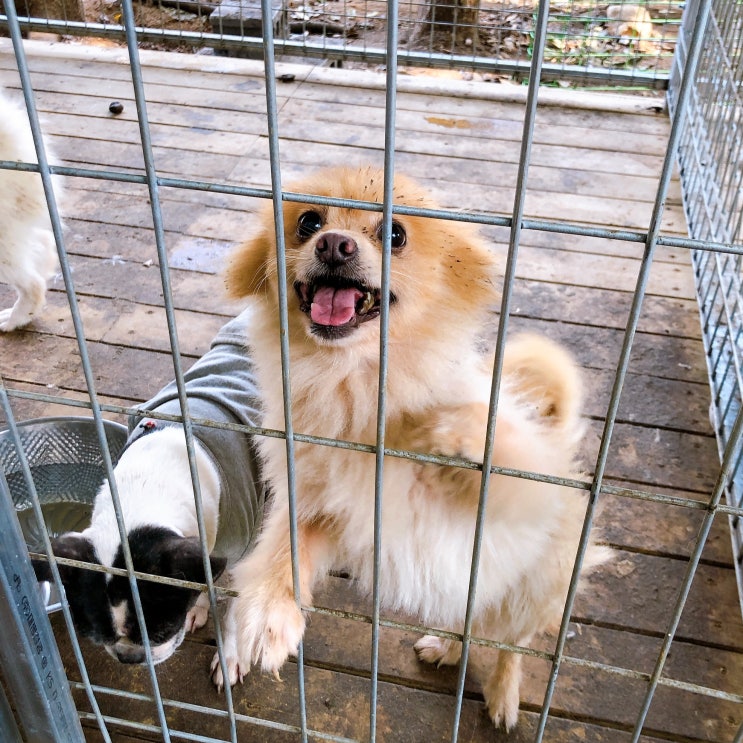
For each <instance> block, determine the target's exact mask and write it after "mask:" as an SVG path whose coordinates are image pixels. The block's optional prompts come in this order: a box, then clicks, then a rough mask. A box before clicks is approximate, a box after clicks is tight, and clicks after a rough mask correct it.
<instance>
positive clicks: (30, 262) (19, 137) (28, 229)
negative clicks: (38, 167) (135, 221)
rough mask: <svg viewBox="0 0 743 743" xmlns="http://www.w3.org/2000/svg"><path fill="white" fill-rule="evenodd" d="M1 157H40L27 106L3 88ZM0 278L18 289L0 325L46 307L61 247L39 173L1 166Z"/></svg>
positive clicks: (17, 322) (23, 321) (8, 326)
mask: <svg viewBox="0 0 743 743" xmlns="http://www.w3.org/2000/svg"><path fill="white" fill-rule="evenodd" d="M0 111H2V114H0V160H8V161H14V162H36V150H35V148H34V143H33V139H32V137H31V129H30V127H29V124H28V117H27V116H26V112H25V111H24V110H23V109H21V108H20V107H18V106H17V105H16V104H14V103H13V102H12V101H11V100H10V99H9V98H8V97H7V94H5V93H4V92H3V91H2V89H0ZM0 194H2V199H0V281H2V282H4V283H7V284H10V285H11V286H12V287H13V288H14V289H15V290H16V292H17V293H18V299H17V301H16V303H15V304H14V305H13V306H12V307H9V308H8V309H4V310H0V331H5V332H9V331H11V330H15V329H16V328H20V327H23V326H24V325H27V324H28V323H29V322H31V320H32V318H33V317H34V315H36V314H38V313H39V312H40V311H41V309H42V308H43V307H44V301H45V297H46V282H47V279H49V278H51V276H52V275H53V274H54V271H55V270H56V261H57V253H56V249H55V244H54V234H53V233H52V229H51V223H50V221H49V212H48V210H47V204H46V198H45V196H44V189H43V186H42V184H41V178H40V176H39V175H38V174H37V173H27V172H21V171H18V170H6V169H0Z"/></svg>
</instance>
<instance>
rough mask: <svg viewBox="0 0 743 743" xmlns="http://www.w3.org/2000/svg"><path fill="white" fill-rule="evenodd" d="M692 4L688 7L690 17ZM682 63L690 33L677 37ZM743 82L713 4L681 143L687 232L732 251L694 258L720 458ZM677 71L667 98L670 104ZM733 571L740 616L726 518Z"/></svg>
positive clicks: (739, 29) (741, 302) (734, 403)
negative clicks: (679, 38)
mask: <svg viewBox="0 0 743 743" xmlns="http://www.w3.org/2000/svg"><path fill="white" fill-rule="evenodd" d="M695 10H696V3H695V4H692V5H691V6H690V7H689V14H690V15H691V14H693V13H694V12H695ZM680 41H681V46H680V49H679V52H680V53H679V61H680V62H681V61H682V60H683V59H684V56H685V52H686V49H687V43H688V30H687V31H686V33H684V34H682V37H681V40H680ZM741 80H743V6H741V5H740V3H737V4H732V3H724V2H719V0H718V2H715V3H713V5H712V9H711V12H710V20H709V25H708V31H707V36H706V44H705V49H704V52H703V54H702V56H701V59H700V62H699V68H698V70H697V76H696V85H695V88H694V93H693V95H692V97H691V100H690V103H689V112H688V114H687V117H686V124H685V127H684V133H683V136H682V139H681V141H680V145H679V164H680V172H681V178H682V182H683V184H684V189H683V194H684V206H685V209H686V214H687V220H688V224H689V232H690V234H691V235H692V236H693V237H694V238H697V239H698V240H701V241H710V242H715V243H718V244H722V245H726V246H731V248H730V250H729V251H726V250H695V251H693V252H692V262H693V265H694V275H695V278H696V284H697V293H698V298H699V309H700V316H701V323H702V332H703V336H704V341H705V348H706V353H707V366H708V371H709V377H710V384H711V387H712V406H711V409H710V416H711V419H712V422H713V424H714V428H715V433H716V434H717V440H718V445H719V448H720V452H722V451H724V449H725V447H726V446H727V445H728V443H729V442H730V438H731V434H732V431H733V426H734V423H735V419H736V416H737V415H738V413H739V412H740V409H741V404H742V403H743V293H742V292H743V281H742V278H743V274H742V273H741V269H742V268H743V266H742V265H741V255H740V253H739V252H737V251H736V250H735V249H734V248H733V247H732V246H734V245H735V244H739V243H740V241H741V238H742V237H743V165H742V164H741V163H743V133H742V132H741V127H740V116H741V111H743V97H742V96H741ZM678 83H679V73H678V69H677V70H676V71H675V77H674V80H673V85H672V87H671V96H670V100H671V103H672V105H673V104H674V103H675V94H676V92H677V91H678ZM735 461H736V464H735V469H734V475H733V477H732V479H731V481H730V483H729V486H728V488H727V499H728V503H729V504H730V505H731V506H737V507H740V506H741V505H742V504H743V470H741V466H740V465H741V452H737V454H736V459H735ZM731 534H732V539H733V550H734V557H735V567H736V571H737V573H738V584H739V587H740V592H741V610H743V523H742V522H741V519H740V518H739V517H737V516H731Z"/></svg>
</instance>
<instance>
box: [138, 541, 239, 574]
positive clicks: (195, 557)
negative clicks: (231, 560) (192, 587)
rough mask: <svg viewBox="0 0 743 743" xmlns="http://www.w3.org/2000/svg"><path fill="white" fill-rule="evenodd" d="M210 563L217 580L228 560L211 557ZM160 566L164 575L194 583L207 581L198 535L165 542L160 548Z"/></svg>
mask: <svg viewBox="0 0 743 743" xmlns="http://www.w3.org/2000/svg"><path fill="white" fill-rule="evenodd" d="M209 563H210V565H211V569H212V578H213V579H214V580H216V579H217V578H219V576H220V575H222V573H223V572H224V570H225V567H226V566H227V561H226V560H225V559H224V558H221V557H210V558H209ZM160 566H161V570H162V573H163V575H168V576H170V577H171V578H181V579H183V580H190V581H193V582H194V583H205V582H206V574H205V573H204V560H203V557H202V554H201V545H200V544H199V540H198V539H197V538H196V537H173V538H172V539H170V540H168V541H167V542H163V543H162V545H161V550H160ZM152 572H158V571H157V570H153V571H152Z"/></svg>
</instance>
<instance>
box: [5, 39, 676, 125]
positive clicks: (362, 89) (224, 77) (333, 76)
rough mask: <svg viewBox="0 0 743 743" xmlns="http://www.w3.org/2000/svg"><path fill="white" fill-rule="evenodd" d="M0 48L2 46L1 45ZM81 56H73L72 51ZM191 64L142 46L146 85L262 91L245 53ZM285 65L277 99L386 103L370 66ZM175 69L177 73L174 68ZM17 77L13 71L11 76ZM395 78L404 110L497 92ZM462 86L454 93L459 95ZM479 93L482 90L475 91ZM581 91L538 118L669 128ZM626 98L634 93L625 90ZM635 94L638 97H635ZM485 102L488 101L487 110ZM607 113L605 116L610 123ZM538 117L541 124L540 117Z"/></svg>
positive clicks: (102, 61) (89, 63) (92, 67)
mask: <svg viewBox="0 0 743 743" xmlns="http://www.w3.org/2000/svg"><path fill="white" fill-rule="evenodd" d="M29 46H30V48H29V51H28V52H27V53H28V56H29V60H30V64H31V69H32V71H33V72H34V73H35V74H37V75H41V74H42V73H44V74H46V75H51V76H54V75H56V74H58V73H59V69H60V65H61V64H64V65H65V66H66V67H68V68H70V69H71V71H74V77H75V79H76V80H78V81H79V80H82V79H85V78H86V77H87V78H91V79H93V80H95V81H100V80H101V79H104V80H111V81H112V82H115V81H117V80H124V81H126V82H130V79H131V76H130V74H129V71H128V69H127V66H126V60H125V59H123V58H122V57H121V54H120V51H119V50H105V51H104V50H99V53H98V54H97V56H96V58H91V57H89V56H81V52H82V54H83V55H84V52H85V50H84V49H82V50H81V49H80V48H78V49H71V50H70V52H69V56H65V57H63V58H61V59H60V57H59V56H58V55H54V54H51V55H50V52H53V51H54V50H53V49H50V48H49V47H48V46H45V45H43V44H41V45H40V44H35V45H34V44H31V45H29ZM0 49H2V47H0ZM76 54H77V55H78V58H76V57H75V55H76ZM184 59H185V60H186V61H188V62H189V63H190V64H191V65H194V66H191V67H187V66H186V65H183V64H179V65H178V66H177V67H170V65H171V64H172V60H170V59H168V58H167V57H163V56H161V55H158V54H157V53H152V52H147V51H145V52H144V53H143V55H142V64H143V71H144V76H145V80H146V81H147V83H148V84H152V85H154V84H162V85H165V86H168V87H171V88H174V89H177V88H179V87H180V88H183V89H185V90H198V92H199V97H202V98H203V97H204V96H205V95H209V94H215V93H216V94H218V92H217V91H215V90H214V85H213V75H214V72H215V71H217V72H219V73H220V74H221V77H220V86H219V87H220V91H223V90H227V91H230V92H232V93H239V92H245V91H252V92H255V93H258V94H262V93H263V89H264V88H263V76H264V70H263V66H262V64H261V63H256V62H251V61H249V60H235V59H231V60H229V63H228V62H224V61H223V60H220V61H219V62H218V63H217V64H218V65H219V67H221V68H224V69H216V70H215V64H214V62H215V61H214V60H213V59H208V58H203V57H202V58H201V59H196V58H190V59H189V58H184ZM6 60H7V61H6V62H4V63H2V62H1V61H0V67H7V68H8V72H7V74H9V75H10V76H13V74H14V72H15V68H14V67H13V63H12V57H9V56H6ZM282 71H290V72H291V73H293V74H294V75H295V78H296V80H295V81H294V82H290V83H283V84H281V85H279V86H278V88H277V90H278V93H279V96H280V100H281V99H282V98H283V97H287V98H289V97H291V98H295V99H306V100H310V101H319V102H329V103H333V102H335V103H340V102H343V101H344V100H349V99H350V98H352V99H353V100H354V101H355V102H356V103H357V104H358V105H359V106H372V107H376V108H383V107H384V89H383V86H384V76H383V75H381V74H380V75H376V76H372V77H371V78H370V76H369V74H368V73H360V72H359V71H356V70H348V69H343V70H341V69H334V70H332V71H331V70H322V69H319V68H315V69H312V68H310V67H308V66H306V65H292V64H283V63H281V62H279V64H278V72H279V74H280V73H281V72H282ZM173 73H177V74H175V75H174V74H173ZM15 79H17V78H15ZM372 79H375V80H376V81H377V86H376V87H372V86H370V85H369V82H370V80H372ZM399 85H400V87H401V90H400V91H399V94H398V100H397V103H398V110H399V111H402V112H405V111H419V112H426V111H433V112H435V113H437V114H439V115H445V116H466V117H469V116H480V115H482V111H483V101H486V100H487V99H488V96H486V95H483V94H485V93H493V92H496V91H497V87H498V86H492V85H472V84H467V83H461V84H456V85H447V84H446V83H445V82H443V81H438V82H437V86H436V88H434V89H426V88H425V87H424V86H421V87H420V89H419V90H418V91H415V81H413V80H411V79H410V78H409V77H407V79H406V74H405V71H403V72H402V74H401V76H400V79H399ZM457 91H459V94H457ZM542 92H543V93H545V96H543V99H544V98H545V97H546V96H547V95H548V94H550V93H554V92H555V91H542ZM477 93H480V95H479V96H478V95H477ZM578 98H579V95H578V94H575V93H574V92H573V93H572V95H571V93H568V94H567V95H564V96H563V101H564V105H562V106H554V105H543V106H542V107H541V109H540V117H539V122H542V123H543V124H544V126H545V128H550V129H552V128H554V127H567V128H570V127H581V126H582V127H584V128H586V129H595V128H596V125H597V124H601V125H603V126H607V123H608V125H609V126H610V127H611V128H613V129H614V130H616V131H626V132H637V133H641V134H643V135H656V134H658V133H664V132H667V131H668V119H667V116H666V114H665V112H663V111H660V112H657V113H656V114H655V115H650V116H649V115H647V113H646V112H645V111H643V112H637V113H619V112H617V111H614V112H612V116H610V117H607V115H606V111H596V110H591V108H592V107H591V108H587V107H585V106H583V107H571V106H570V102H571V100H572V101H575V102H576V103H577V102H578ZM607 98H608V96H605V95H604V96H602V95H600V94H599V95H594V96H593V98H592V103H593V104H594V106H595V107H596V108H600V107H601V102H602V100H606V99H607ZM625 100H626V101H630V100H632V99H631V98H630V97H629V96H626V97H625ZM634 101H635V102H636V101H637V98H635V99H634ZM489 103H495V104H497V105H498V106H499V107H501V108H502V109H503V110H504V111H505V112H507V118H508V120H512V121H521V120H522V119H523V111H524V107H523V101H519V102H515V101H514V100H512V99H509V98H508V96H502V97H498V96H497V95H495V96H492V97H491V99H490V101H489ZM487 106H488V104H487V103H486V104H485V108H486V109H487ZM607 120H608V122H607ZM539 122H538V123H539Z"/></svg>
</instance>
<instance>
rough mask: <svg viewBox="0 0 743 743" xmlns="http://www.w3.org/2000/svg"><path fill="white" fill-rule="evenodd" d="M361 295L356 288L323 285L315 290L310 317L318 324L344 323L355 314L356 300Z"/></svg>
mask: <svg viewBox="0 0 743 743" xmlns="http://www.w3.org/2000/svg"><path fill="white" fill-rule="evenodd" d="M363 296H364V295H363V294H362V293H361V292H360V291H359V290H358V289H331V288H330V287H327V286H326V287H323V288H322V289H318V290H317V291H316V292H315V296H314V298H313V301H312V309H311V311H310V317H311V318H312V321H313V322H316V323H317V324H318V325H344V324H345V323H347V322H348V321H349V320H350V319H351V318H352V317H353V316H354V315H355V314H356V302H357V301H358V300H359V299H360V298H361V297H363Z"/></svg>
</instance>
